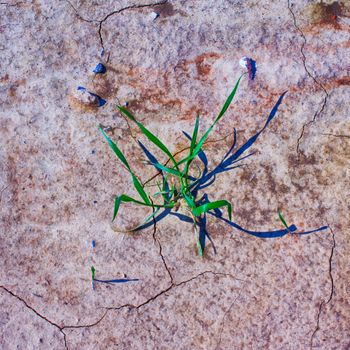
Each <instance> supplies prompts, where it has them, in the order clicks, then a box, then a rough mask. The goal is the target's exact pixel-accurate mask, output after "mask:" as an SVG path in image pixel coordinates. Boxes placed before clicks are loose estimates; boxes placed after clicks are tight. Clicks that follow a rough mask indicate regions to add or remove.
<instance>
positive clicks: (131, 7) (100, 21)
mask: <svg viewBox="0 0 350 350" xmlns="http://www.w3.org/2000/svg"><path fill="white" fill-rule="evenodd" d="M66 2H67V3H68V4H69V5H70V6H71V7H72V8H73V10H74V11H75V13H76V14H77V16H78V17H79V18H80V19H81V20H82V21H85V22H88V23H96V24H98V36H99V38H100V44H101V47H102V49H103V50H104V49H105V47H104V42H103V37H102V26H103V23H104V22H106V21H107V19H108V18H110V17H112V16H113V15H115V14H118V13H121V12H124V11H127V10H134V9H141V8H146V7H154V6H160V5H164V4H165V3H167V2H168V0H162V1H158V2H153V3H150V4H143V5H136V4H134V5H129V6H125V7H123V8H121V9H119V10H115V11H112V12H110V13H108V14H107V15H106V16H105V17H104V18H103V19H101V20H96V19H86V18H84V17H83V16H81V14H80V13H79V11H78V10H77V9H76V7H75V6H74V5H73V4H72V3H71V2H70V0H66Z"/></svg>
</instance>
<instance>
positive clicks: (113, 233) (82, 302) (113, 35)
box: [0, 0, 350, 350]
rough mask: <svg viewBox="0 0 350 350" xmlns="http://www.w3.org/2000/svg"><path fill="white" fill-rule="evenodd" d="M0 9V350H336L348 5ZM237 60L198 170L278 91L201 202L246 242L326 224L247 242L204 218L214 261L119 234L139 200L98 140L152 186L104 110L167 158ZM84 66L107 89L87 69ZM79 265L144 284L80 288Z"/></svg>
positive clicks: (348, 241)
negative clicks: (100, 69)
mask: <svg viewBox="0 0 350 350" xmlns="http://www.w3.org/2000/svg"><path fill="white" fill-rule="evenodd" d="M0 10H1V16H0V38H1V41H0V52H1V61H0V101H1V110H0V139H1V148H0V200H1V207H0V208H1V209H0V212H1V215H0V217H1V222H0V238H1V240H0V262H1V267H2V273H1V278H0V305H1V308H0V348H1V349H4V350H7V349H65V348H67V349H206V350H207V349H283V350H286V349H290V350H297V349H311V348H314V349H324V350H330V349H336V350H340V349H344V350H345V349H349V348H350V326H349V325H350V279H349V276H350V258H349V251H350V233H349V232H350V231H349V209H350V200H349V198H350V191H349V185H350V120H349V98H350V89H349V84H350V79H349V70H350V63H349V62H350V61H349V57H350V48H349V24H350V3H349V2H348V1H344V2H329V1H323V2H318V1H309V2H306V1H301V0H298V1H289V2H288V1H266V0H265V1H250V0H248V1H235V0H219V1H214V0H206V1H195V0H188V1H184V0H168V1H163V2H161V1H160V2H159V3H157V2H154V3H152V2H147V1H146V0H142V1H141V0H135V1H133V2H132V1H129V0H122V1H118V2H116V1H100V0H99V1H92V2H88V1H82V0H70V1H40V0H33V1H17V2H16V1H11V0H8V1H5V2H1V3H0ZM153 12H154V13H157V14H159V16H158V17H156V18H155V16H154V15H153V14H152V13H153ZM102 50H103V52H102ZM244 56H247V57H251V58H253V59H254V60H255V61H256V63H257V74H256V77H255V79H254V80H252V81H251V80H249V78H248V76H247V75H245V76H244V78H243V80H242V82H241V85H240V86H239V89H238V93H237V95H236V97H235V101H234V103H233V106H231V107H230V109H229V110H228V112H227V114H226V115H225V116H224V118H223V119H222V120H221V121H220V122H219V124H218V125H217V126H216V127H215V129H214V132H213V134H212V135H211V136H210V140H212V141H215V142H211V143H208V144H207V145H206V146H205V147H204V149H205V152H206V155H207V157H208V160H209V164H208V166H209V167H210V168H213V167H214V166H215V164H218V163H219V162H220V160H221V158H222V156H223V155H224V154H225V152H226V151H227V149H228V148H229V147H230V145H231V143H232V139H233V136H232V132H233V129H234V128H236V129H237V146H236V147H239V145H242V144H243V143H244V142H245V141H247V140H248V139H249V138H250V137H251V136H252V135H254V134H255V133H256V132H257V131H258V130H260V129H261V128H262V127H263V125H264V123H265V121H266V119H267V117H268V115H269V113H270V111H271V109H272V108H273V106H274V104H275V103H276V102H277V100H278V98H279V97H280V95H281V94H282V93H283V92H284V91H288V92H287V94H286V95H285V97H284V99H283V102H282V104H281V105H280V107H279V109H278V112H277V115H276V117H275V119H274V120H273V121H272V122H271V123H270V124H269V126H268V127H267V129H265V130H264V132H263V133H262V134H261V135H260V136H259V138H258V140H257V141H256V142H255V143H254V145H253V146H252V148H251V149H250V150H249V151H248V152H251V151H255V153H254V154H253V155H252V156H251V157H249V158H246V159H245V160H243V161H241V164H244V166H242V167H239V168H236V169H234V170H232V171H230V172H226V173H222V174H220V175H218V176H217V180H216V181H215V182H214V184H213V185H212V186H211V187H210V188H207V189H206V193H207V194H208V196H209V198H210V199H211V200H217V199H221V198H224V199H227V200H230V201H231V202H232V204H233V220H234V222H236V223H237V224H238V225H240V226H242V227H244V228H245V229H248V230H252V231H266V230H278V229H282V228H283V227H282V225H281V222H280V221H279V220H278V216H277V211H278V210H281V211H282V213H283V215H284V217H285V218H286V219H287V221H288V222H289V223H294V224H295V225H296V226H297V227H298V228H299V230H300V231H304V230H311V229H315V228H318V227H321V226H326V225H327V226H329V228H328V229H327V230H323V231H320V232H318V233H315V234H310V235H305V236H292V235H290V234H287V235H286V236H284V237H282V238H275V239H259V238H256V237H253V236H250V235H247V234H246V233H244V232H242V231H239V230H237V229H234V228H232V227H230V226H229V225H228V224H226V223H224V222H222V221H220V220H218V219H215V218H214V217H210V216H208V218H207V219H208V220H207V221H208V222H207V230H208V232H209V233H210V234H211V236H212V239H213V241H214V243H215V247H216V250H217V253H216V254H215V253H214V250H213V245H212V244H211V243H208V245H207V247H206V251H205V255H204V257H203V258H200V257H199V256H198V255H197V253H196V243H195V237H194V233H193V230H192V226H191V224H190V223H186V222H183V221H180V220H179V219H178V218H177V217H175V216H170V215H168V216H166V217H165V218H164V219H163V220H161V221H159V222H158V223H157V226H156V232H154V228H153V227H152V226H151V227H149V228H147V229H145V230H143V231H140V232H138V233H135V234H127V233H122V232H119V231H120V228H121V227H124V228H125V227H130V226H132V225H135V224H137V223H139V222H140V220H142V218H143V217H144V216H146V215H147V214H149V213H150V212H149V211H147V210H143V209H142V210H141V209H139V208H135V207H134V206H132V205H124V206H122V207H121V212H120V214H121V215H120V218H118V220H119V221H117V223H116V224H114V225H112V224H111V215H112V211H113V200H114V196H115V195H116V194H120V193H127V194H128V195H133V196H137V193H136V194H135V191H134V190H133V189H132V182H131V178H130V176H129V174H128V173H127V172H126V170H125V169H124V168H123V167H121V166H120V163H119V162H118V161H117V160H116V158H115V156H114V155H113V154H112V152H111V151H110V149H108V145H107V144H106V142H105V141H104V140H103V137H102V135H101V134H100V132H99V131H98V129H97V125H98V124H102V125H103V126H104V127H106V128H107V130H109V131H108V134H109V135H110V137H111V138H113V140H115V141H116V142H117V143H118V145H119V146H120V148H121V149H122V150H123V151H124V152H125V154H126V155H127V156H128V159H129V161H130V165H131V167H132V168H133V169H134V171H135V172H136V173H138V174H140V177H141V180H142V181H146V180H147V179H148V178H149V177H151V176H152V175H153V174H155V171H154V169H153V168H151V167H148V166H145V165H144V164H143V163H142V162H141V160H142V158H143V155H142V153H141V152H140V150H139V149H138V148H137V145H136V143H135V140H134V139H133V137H139V138H140V139H141V140H143V141H145V140H144V138H143V137H142V136H141V135H140V133H139V131H138V130H137V129H136V127H135V126H134V125H130V126H131V130H130V128H129V126H128V124H127V123H126V121H125V120H124V119H123V118H122V116H121V115H120V114H119V113H117V111H116V109H115V105H116V103H120V104H124V103H126V102H128V103H129V105H128V108H129V109H130V111H132V112H133V113H134V114H135V115H136V116H137V118H138V119H139V120H140V121H142V122H143V123H144V124H145V125H146V126H147V127H148V128H149V129H150V130H152V132H154V133H155V134H156V135H158V136H159V137H160V138H161V139H162V140H164V141H166V143H167V145H169V148H170V150H171V152H174V153H175V152H178V151H180V150H181V149H183V147H185V146H186V145H187V139H186V138H185V137H184V135H183V134H182V130H185V131H186V132H191V130H192V128H193V125H194V120H195V116H196V115H197V114H198V113H199V114H200V116H201V126H200V132H201V133H203V132H204V131H205V130H206V128H207V127H208V126H209V125H210V123H211V121H212V120H213V118H214V117H215V115H216V114H217V113H218V111H219V110H220V108H221V105H222V104H223V102H224V101H225V99H226V97H227V96H228V94H229V93H230V91H231V89H232V87H233V86H234V84H235V82H236V80H237V78H238V77H239V76H240V75H241V74H242V73H243V72H244V69H243V68H242V67H241V66H240V65H239V60H240V59H241V58H242V57H244ZM99 62H102V63H104V64H105V66H106V67H107V73H106V74H97V75H95V74H94V73H93V72H92V70H93V69H94V68H95V66H96V64H97V63H99ZM78 86H84V87H85V88H86V89H87V90H88V91H91V92H93V93H94V94H96V95H97V96H100V97H101V98H103V99H105V100H107V103H106V104H105V105H104V106H102V107H98V106H97V104H98V103H97V100H96V98H94V97H93V96H92V97H91V95H86V94H82V93H80V94H79V93H77V87H78ZM229 134H231V135H230V136H229V137H226V136H227V135H229ZM225 137H226V138H225ZM220 139H221V141H220ZM145 143H146V141H145ZM147 145H148V146H149V144H147ZM149 149H150V150H152V151H153V152H154V153H155V154H156V155H157V157H158V159H159V160H161V161H166V158H165V157H163V156H162V155H161V154H160V153H159V152H157V151H156V150H155V149H154V147H152V146H150V147H149ZM179 156H180V155H179ZM148 189H149V190H150V191H151V190H152V188H148ZM223 215H226V213H225V214H223ZM92 240H94V241H95V242H96V246H95V248H94V249H92V248H91V241H92ZM91 265H94V266H95V268H96V276H97V277H98V278H101V279H103V278H123V277H128V278H138V279H140V280H139V281H138V282H130V283H125V284H118V285H106V284H96V286H95V290H93V289H92V286H91V273H90V266H91Z"/></svg>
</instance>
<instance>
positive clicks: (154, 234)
mask: <svg viewBox="0 0 350 350" xmlns="http://www.w3.org/2000/svg"><path fill="white" fill-rule="evenodd" d="M151 201H152V200H151ZM152 204H153V202H152ZM152 208H153V213H154V207H152ZM152 219H153V240H154V242H155V243H157V244H158V247H159V255H160V257H161V259H162V261H163V265H164V267H165V269H166V271H167V273H168V275H169V277H170V283H171V284H173V283H174V278H173V275H172V274H171V272H170V270H169V267H168V264H167V263H166V261H165V258H164V255H163V247H162V244H161V243H160V240H159V239H158V238H157V236H156V234H157V222H156V220H155V218H154V216H153V217H152ZM158 231H159V230H158Z"/></svg>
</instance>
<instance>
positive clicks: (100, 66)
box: [93, 63, 107, 74]
mask: <svg viewBox="0 0 350 350" xmlns="http://www.w3.org/2000/svg"><path fill="white" fill-rule="evenodd" d="M106 71H107V69H106V67H105V66H104V65H103V64H102V63H99V64H98V65H97V66H96V67H95V69H94V70H93V72H94V73H95V74H104V73H106Z"/></svg>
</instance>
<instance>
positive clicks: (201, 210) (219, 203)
mask: <svg viewBox="0 0 350 350" xmlns="http://www.w3.org/2000/svg"><path fill="white" fill-rule="evenodd" d="M221 207H227V211H228V217H229V219H230V221H231V220H232V205H231V203H230V202H228V201H226V200H224V199H222V200H219V201H215V202H209V203H205V204H203V205H201V206H199V207H197V208H194V209H192V213H193V215H195V216H200V215H201V214H203V213H206V212H208V211H209V210H212V209H217V208H221Z"/></svg>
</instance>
